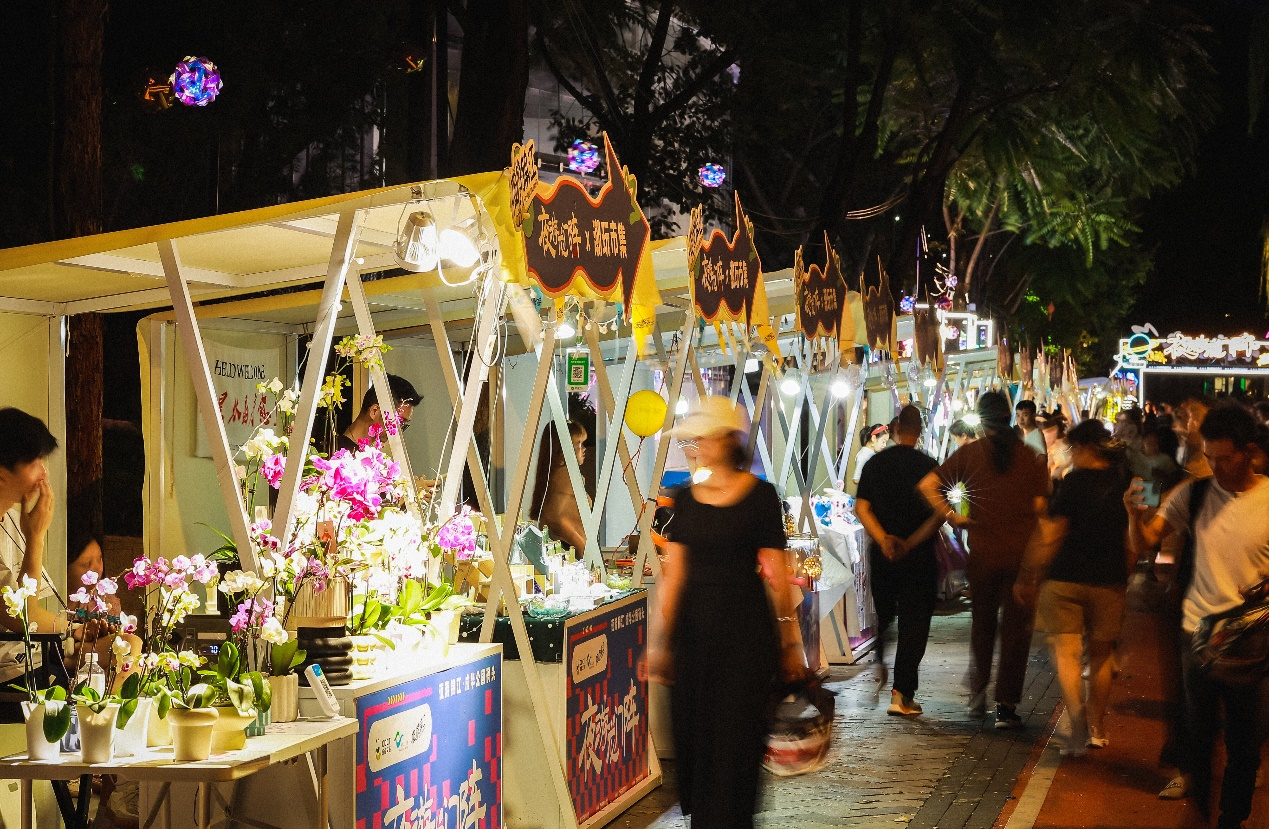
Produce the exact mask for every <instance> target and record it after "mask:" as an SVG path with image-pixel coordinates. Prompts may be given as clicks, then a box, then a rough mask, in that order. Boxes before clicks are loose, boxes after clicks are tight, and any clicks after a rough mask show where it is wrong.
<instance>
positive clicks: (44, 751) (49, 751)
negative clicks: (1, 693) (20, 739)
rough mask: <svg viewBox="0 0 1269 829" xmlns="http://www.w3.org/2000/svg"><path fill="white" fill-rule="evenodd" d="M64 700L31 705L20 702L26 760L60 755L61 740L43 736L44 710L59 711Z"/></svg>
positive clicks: (51, 757) (44, 758)
mask: <svg viewBox="0 0 1269 829" xmlns="http://www.w3.org/2000/svg"><path fill="white" fill-rule="evenodd" d="M65 705H66V703H65V702H59V701H57V700H54V701H52V702H41V703H39V704H37V705H32V704H31V703H29V702H24V703H22V714H23V715H24V716H25V717H26V756H27V759H28V760H56V759H58V758H59V757H61V756H62V741H61V740H60V739H59V740H57V741H56V742H49V740H48V739H47V738H46V737H45V736H44V713H45V711H53V712H56V711H59V710H60V709H61V708H62V707H64V706H65Z"/></svg>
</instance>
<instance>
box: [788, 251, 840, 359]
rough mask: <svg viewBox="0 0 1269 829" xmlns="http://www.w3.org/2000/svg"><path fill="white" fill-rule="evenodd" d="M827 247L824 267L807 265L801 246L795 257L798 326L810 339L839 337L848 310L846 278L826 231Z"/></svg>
mask: <svg viewBox="0 0 1269 829" xmlns="http://www.w3.org/2000/svg"><path fill="white" fill-rule="evenodd" d="M824 248H825V250H826V251H827V252H828V260H827V261H826V262H825V263H824V268H823V269H821V268H820V266H819V265H811V267H810V268H809V269H808V268H805V267H804V265H803V261H802V249H801V248H798V250H797V253H796V254H795V256H794V262H793V295H794V301H795V302H796V303H797V308H798V328H799V329H800V330H801V332H802V335H803V336H804V337H806V338H807V339H808V340H814V339H818V338H820V337H836V336H838V335H839V333H840V331H841V327H842V314H843V312H845V310H846V280H845V279H843V278H842V267H841V260H840V259H839V258H838V256H837V252H836V251H834V250H833V247H832V245H831V244H829V241H828V234H827V233H826V234H824Z"/></svg>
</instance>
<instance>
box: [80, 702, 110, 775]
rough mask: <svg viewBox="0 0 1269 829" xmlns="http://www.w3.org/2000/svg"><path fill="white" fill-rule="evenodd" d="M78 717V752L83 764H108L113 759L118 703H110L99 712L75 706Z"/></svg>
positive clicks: (87, 707)
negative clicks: (81, 756)
mask: <svg viewBox="0 0 1269 829" xmlns="http://www.w3.org/2000/svg"><path fill="white" fill-rule="evenodd" d="M75 713H76V714H78V715H79V750H80V753H81V754H82V755H83V758H84V762H85V763H109V762H110V761H111V760H113V759H114V758H115V732H116V731H117V730H118V729H116V728H115V718H116V717H118V716H119V703H117V702H112V703H109V704H107V705H106V707H105V708H103V709H102V710H101V711H100V712H98V711H94V710H93V709H92V708H91V707H90V706H87V705H76V706H75Z"/></svg>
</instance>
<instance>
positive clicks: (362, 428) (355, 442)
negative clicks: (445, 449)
mask: <svg viewBox="0 0 1269 829" xmlns="http://www.w3.org/2000/svg"><path fill="white" fill-rule="evenodd" d="M388 389H389V391H391V392H392V402H393V403H394V404H395V406H394V409H395V411H396V413H397V420H398V421H399V422H400V426H399V428H400V430H401V431H402V432H404V431H405V430H406V429H408V428H410V418H411V417H413V416H414V407H415V406H417V405H418V404H419V401H420V400H422V399H423V398H422V396H421V395H420V394H419V393H418V392H417V391H415V390H414V386H413V385H411V383H410V381H409V380H406V379H405V378H404V377H400V376H398V375H396V374H389V375H388ZM371 426H377V427H379V428H383V409H382V408H381V407H380V406H379V393H378V392H377V391H375V387H374V386H371V387H370V388H368V389H366V394H365V395H364V396H363V397H362V398H361V411H360V412H359V413H358V414H357V419H356V420H354V421H353V422H352V423H351V424H349V426H348V428H347V429H345V430H344V431H343V433H342V434H339V435H336V436H335V449H334V451H338V450H340V449H347V450H348V451H349V452H356V451H357V449H358V447H359V446H360V444H362V443H364V442H366V441H367V440H369V439H370V427H371Z"/></svg>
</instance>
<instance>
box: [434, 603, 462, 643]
mask: <svg viewBox="0 0 1269 829" xmlns="http://www.w3.org/2000/svg"><path fill="white" fill-rule="evenodd" d="M461 617H462V613H461V612H459V611H457V610H437V611H433V613H432V618H431V620H430V621H431V622H432V626H433V627H435V628H436V629H437V630H438V631H440V633H441V637H442V638H443V639H444V640H445V644H447V645H457V644H458V633H459V621H460V619H461Z"/></svg>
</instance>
